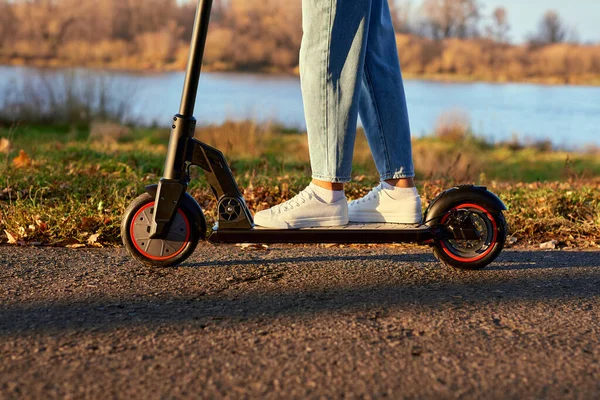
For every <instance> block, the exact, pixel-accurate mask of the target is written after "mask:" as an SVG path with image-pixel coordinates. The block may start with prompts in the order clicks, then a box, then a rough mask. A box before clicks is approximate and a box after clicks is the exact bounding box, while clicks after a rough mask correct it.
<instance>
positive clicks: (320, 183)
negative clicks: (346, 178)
mask: <svg viewBox="0 0 600 400" xmlns="http://www.w3.org/2000/svg"><path fill="white" fill-rule="evenodd" d="M312 184H313V185H316V186H318V187H320V188H323V189H327V190H333V191H340V190H342V191H343V190H344V184H343V183H333V182H326V181H320V180H318V179H313V180H312Z"/></svg>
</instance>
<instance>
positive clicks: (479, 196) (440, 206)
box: [425, 185, 508, 227]
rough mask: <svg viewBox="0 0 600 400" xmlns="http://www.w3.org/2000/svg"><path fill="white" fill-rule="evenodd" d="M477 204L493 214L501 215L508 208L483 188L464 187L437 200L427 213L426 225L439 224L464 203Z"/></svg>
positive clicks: (442, 195) (450, 190)
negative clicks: (453, 208) (445, 216)
mask: <svg viewBox="0 0 600 400" xmlns="http://www.w3.org/2000/svg"><path fill="white" fill-rule="evenodd" d="M469 202H473V203H477V204H481V205H483V206H485V207H486V209H487V210H488V211H490V212H492V213H500V212H502V211H506V210H507V209H508V208H507V207H506V205H505V204H504V203H503V202H502V200H500V198H499V197H498V196H496V195H495V194H494V193H492V192H490V191H489V190H487V188H486V187H483V186H475V185H464V186H456V187H453V188H452V189H448V190H446V191H445V192H443V193H441V194H440V195H439V196H438V197H436V198H435V200H433V201H432V202H431V204H430V205H429V207H428V208H427V211H425V221H426V225H428V226H430V227H431V226H434V225H437V224H439V222H440V221H439V219H440V218H441V217H442V216H443V215H444V214H445V213H446V212H447V211H448V210H450V209H451V208H452V207H454V206H457V205H460V204H464V203H469Z"/></svg>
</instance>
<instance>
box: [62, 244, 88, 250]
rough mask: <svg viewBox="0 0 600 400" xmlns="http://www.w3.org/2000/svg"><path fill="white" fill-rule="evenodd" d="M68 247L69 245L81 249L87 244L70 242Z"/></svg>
mask: <svg viewBox="0 0 600 400" xmlns="http://www.w3.org/2000/svg"><path fill="white" fill-rule="evenodd" d="M66 247H67V249H80V248H82V247H85V244H81V243H76V244H70V245H68V246H66Z"/></svg>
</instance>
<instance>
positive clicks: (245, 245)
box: [237, 243, 269, 250]
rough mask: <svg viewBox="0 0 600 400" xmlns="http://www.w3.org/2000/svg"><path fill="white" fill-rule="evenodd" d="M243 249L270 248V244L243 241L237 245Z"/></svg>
mask: <svg viewBox="0 0 600 400" xmlns="http://www.w3.org/2000/svg"><path fill="white" fill-rule="evenodd" d="M237 246H238V247H239V248H240V249H242V250H268V249H269V246H267V245H266V244H257V243H242V244H238V245H237Z"/></svg>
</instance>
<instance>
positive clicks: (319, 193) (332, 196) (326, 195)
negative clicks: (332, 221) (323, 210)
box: [309, 182, 346, 204]
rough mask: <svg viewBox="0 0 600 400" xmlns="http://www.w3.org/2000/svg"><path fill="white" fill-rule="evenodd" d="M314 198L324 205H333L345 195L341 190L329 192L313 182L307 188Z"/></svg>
mask: <svg viewBox="0 0 600 400" xmlns="http://www.w3.org/2000/svg"><path fill="white" fill-rule="evenodd" d="M309 187H310V188H311V189H312V191H313V193H314V194H315V196H316V197H317V198H318V199H319V200H321V201H322V202H324V203H327V204H333V203H337V202H338V201H340V200H342V199H345V198H346V195H345V194H344V191H343V190H330V189H327V188H323V187H321V186H318V185H316V184H315V183H314V182H313V183H311V184H310V186H309Z"/></svg>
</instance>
